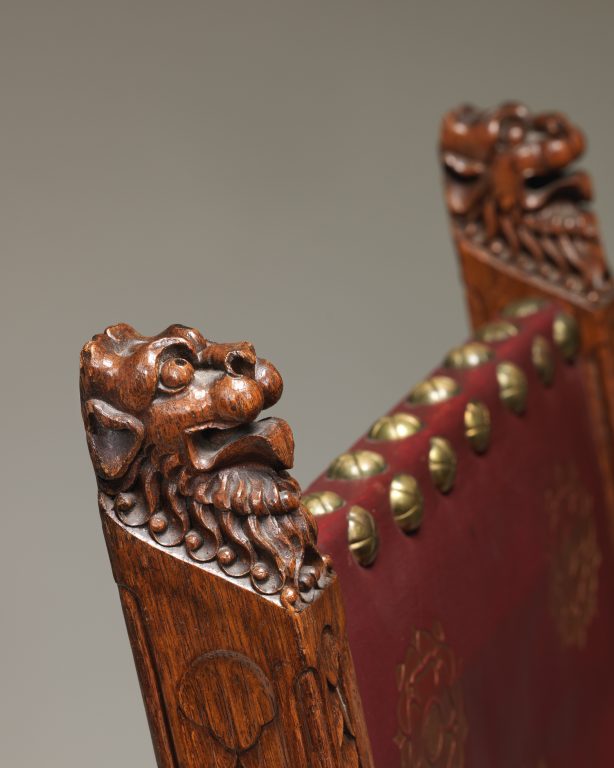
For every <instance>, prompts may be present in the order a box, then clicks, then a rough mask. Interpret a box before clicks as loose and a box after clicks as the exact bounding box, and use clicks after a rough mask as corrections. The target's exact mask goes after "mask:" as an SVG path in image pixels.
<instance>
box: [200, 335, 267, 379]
mask: <svg viewBox="0 0 614 768" xmlns="http://www.w3.org/2000/svg"><path fill="white" fill-rule="evenodd" d="M203 357H204V360H203V362H204V363H205V364H206V365H209V366H211V367H212V368H216V369H218V370H220V371H226V373H228V374H230V375H231V376H246V377H247V378H250V379H253V378H254V377H255V375H256V360H257V358H256V351H255V350H254V347H253V346H252V345H251V344H249V343H248V342H247V341H239V342H236V343H234V342H231V343H228V344H218V343H214V344H210V345H209V346H208V347H207V348H206V349H205V352H204V355H203Z"/></svg>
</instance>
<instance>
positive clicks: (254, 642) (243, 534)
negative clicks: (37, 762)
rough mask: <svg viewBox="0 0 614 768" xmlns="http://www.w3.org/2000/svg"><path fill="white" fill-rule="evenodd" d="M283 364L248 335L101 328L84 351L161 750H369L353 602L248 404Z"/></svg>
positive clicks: (115, 533)
mask: <svg viewBox="0 0 614 768" xmlns="http://www.w3.org/2000/svg"><path fill="white" fill-rule="evenodd" d="M281 391H282V381H281V377H280V376H279V373H278V372H277V371H276V369H275V368H274V367H273V366H272V365H271V364H270V363H268V362H267V361H265V360H262V359H260V358H258V357H256V355H255V352H254V350H253V347H252V346H251V345H249V344H247V343H245V342H242V343H239V344H217V343H214V342H210V341H208V340H206V339H204V338H203V337H202V336H201V335H200V334H199V333H198V331H195V330H193V329H189V328H185V327H183V326H171V327H170V328H168V329H167V330H166V331H164V332H163V333H161V334H159V335H158V336H154V337H144V336H141V335H139V334H138V333H136V332H135V331H134V329H132V328H131V327H130V326H127V325H117V326H113V327H111V328H108V329H107V330H106V331H105V332H104V333H103V334H99V335H98V336H95V337H94V339H93V340H92V341H91V342H89V343H88V344H86V345H85V347H84V349H83V352H82V356H81V395H82V409H83V419H84V424H85V428H86V435H87V440H88V446H89V449H90V455H91V458H92V462H93V465H94V469H95V471H96V477H97V481H98V486H99V506H100V512H101V516H102V523H103V530H104V534H105V539H106V542H107V547H108V550H109V555H110V559H111V564H112V568H113V574H114V576H115V580H116V582H117V584H118V587H119V591H120V597H121V601H122V607H123V610H124V616H125V619H126V625H127V628H128V633H129V636H130V641H131V644H132V650H133V653H134V658H135V662H136V666H137V671H138V675H139V680H140V684H141V689H142V692H143V699H144V702H145V707H146V710H147V716H148V720H149V725H150V729H151V733H152V738H153V743H154V750H155V754H156V760H157V763H158V765H159V766H160V768H180V767H181V768H197V767H198V768H204V767H205V766H211V767H212V768H214V767H215V768H226V766H227V767H228V768H236V766H244V768H252V767H254V768H255V766H268V767H270V768H281V767H282V766H283V767H284V768H285V766H288V768H290V767H292V768H294V767H295V766H322V768H338V767H340V766H361V767H363V768H369V767H370V766H372V758H371V753H370V746H369V741H368V737H367V733H366V728H365V724H364V717H363V713H362V707H361V703H360V697H359V694H358V690H357V686H356V681H355V675H354V667H353V662H352V658H351V654H350V650H349V647H348V644H347V639H346V634H345V615H344V609H343V604H342V602H341V596H340V592H339V586H338V583H337V579H336V576H335V574H334V572H333V570H332V567H331V562H330V559H329V558H327V557H326V556H322V555H321V554H320V552H319V551H318V548H317V543H316V538H317V528H316V524H315V521H314V519H313V518H312V516H311V514H310V513H309V512H308V511H307V509H306V508H305V507H304V506H303V505H302V504H301V501H300V488H299V486H298V484H297V483H296V481H295V480H294V479H293V478H291V477H290V475H289V474H288V473H287V469H289V468H290V467H291V466H292V461H293V438H292V432H291V430H290V428H289V426H288V425H287V424H286V423H285V422H283V421H281V420H279V419H262V420H260V421H256V420H255V419H256V417H257V416H258V415H259V413H260V412H261V410H262V409H263V408H265V407H267V406H269V405H272V404H273V403H274V402H276V401H277V400H278V398H279V397H280V395H281Z"/></svg>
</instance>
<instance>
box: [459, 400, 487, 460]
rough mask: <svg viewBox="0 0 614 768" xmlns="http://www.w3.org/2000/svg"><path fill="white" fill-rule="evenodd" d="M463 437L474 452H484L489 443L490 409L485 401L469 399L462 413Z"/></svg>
mask: <svg viewBox="0 0 614 768" xmlns="http://www.w3.org/2000/svg"><path fill="white" fill-rule="evenodd" d="M464 421H465V437H466V438H467V440H468V441H469V445H470V446H471V447H472V448H473V450H474V451H475V452H476V453H484V451H486V450H487V448H488V446H489V445H490V411H489V410H488V406H487V405H486V404H485V403H481V402H479V401H478V400H471V401H470V402H468V403H467V406H466V408H465V414H464Z"/></svg>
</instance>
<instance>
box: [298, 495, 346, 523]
mask: <svg viewBox="0 0 614 768" xmlns="http://www.w3.org/2000/svg"><path fill="white" fill-rule="evenodd" d="M302 501H303V504H304V505H305V506H306V507H307V509H308V510H309V511H310V512H311V514H312V515H314V517H322V516H324V515H330V513H331V512H334V511H335V510H336V509H339V507H342V506H343V505H344V504H345V501H344V500H343V499H342V498H341V496H339V494H338V493H335V492H334V491H317V492H316V493H308V494H306V495H305V496H303V499H302Z"/></svg>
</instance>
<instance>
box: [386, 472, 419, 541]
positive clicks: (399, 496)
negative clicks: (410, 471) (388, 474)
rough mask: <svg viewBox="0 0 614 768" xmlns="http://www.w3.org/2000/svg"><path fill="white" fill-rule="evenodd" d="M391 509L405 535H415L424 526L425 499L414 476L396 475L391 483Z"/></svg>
mask: <svg viewBox="0 0 614 768" xmlns="http://www.w3.org/2000/svg"><path fill="white" fill-rule="evenodd" d="M389 495H390V508H391V509H392V516H393V517H394V521H395V523H396V524H397V525H398V526H399V528H400V529H401V530H402V531H403V532H404V533H414V532H415V531H417V530H418V529H419V528H420V526H421V524H422V517H423V515H424V498H423V496H422V492H421V490H420V486H419V485H418V481H417V480H416V478H415V477H412V475H404V474H399V475H395V476H394V477H393V479H392V482H391V483H390V494H389Z"/></svg>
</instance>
